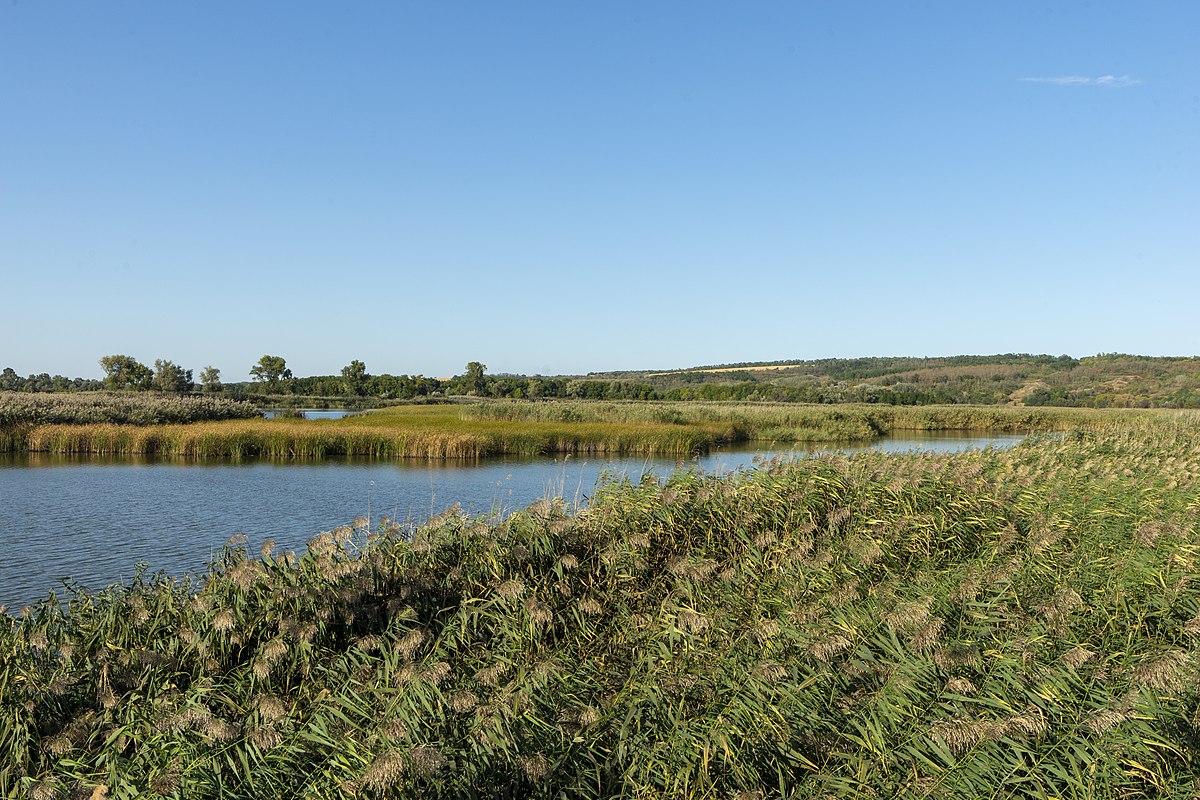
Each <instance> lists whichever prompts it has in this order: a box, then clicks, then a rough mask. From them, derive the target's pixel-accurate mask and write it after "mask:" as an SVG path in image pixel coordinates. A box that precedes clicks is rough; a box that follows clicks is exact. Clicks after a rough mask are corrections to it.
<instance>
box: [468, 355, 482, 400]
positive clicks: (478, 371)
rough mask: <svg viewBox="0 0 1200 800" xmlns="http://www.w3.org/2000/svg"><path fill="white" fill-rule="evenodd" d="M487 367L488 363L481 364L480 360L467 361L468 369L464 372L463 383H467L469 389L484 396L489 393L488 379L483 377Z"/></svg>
mask: <svg viewBox="0 0 1200 800" xmlns="http://www.w3.org/2000/svg"><path fill="white" fill-rule="evenodd" d="M486 369H487V364H480V363H479V362H478V361H469V362H467V371H466V372H465V373H464V374H463V383H465V384H466V385H467V391H468V392H470V393H473V394H475V395H478V396H480V397H482V396H483V395H484V394H486V393H487V380H486V379H484V377H483V372H484V370H486Z"/></svg>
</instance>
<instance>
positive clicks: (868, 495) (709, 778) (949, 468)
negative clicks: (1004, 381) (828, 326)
mask: <svg viewBox="0 0 1200 800" xmlns="http://www.w3.org/2000/svg"><path fill="white" fill-rule="evenodd" d="M1198 497H1200V447H1198V446H1197V443H1196V439H1195V437H1194V436H1193V435H1192V431H1191V430H1190V429H1189V428H1187V427H1184V426H1182V425H1175V424H1172V423H1164V424H1162V425H1159V426H1156V427H1154V428H1153V429H1151V428H1142V429H1139V430H1138V431H1136V433H1135V432H1128V433H1125V432H1121V431H1115V432H1107V433H1103V434H1091V433H1080V434H1078V435H1070V436H1067V437H1064V438H1046V439H1042V440H1040V441H1038V442H1034V443H1032V444H1029V445H1025V446H1021V447H1018V448H1016V449H1014V450H1012V451H1006V452H990V451H989V452H983V453H979V452H976V453H964V454H958V455H953V456H940V457H934V456H929V455H911V456H903V457H889V456H883V455H877V454H869V455H864V456H861V457H854V458H845V457H830V458H826V459H821V460H814V461H805V462H799V463H794V464H783V463H778V462H769V463H766V464H763V465H762V467H761V468H760V469H758V470H755V471H751V472H746V473H739V474H734V475H731V476H726V477H721V476H711V475H701V474H696V473H692V472H683V473H678V474H676V475H674V476H672V477H671V478H670V480H669V481H668V482H667V483H666V485H659V484H658V483H657V482H655V481H653V480H643V481H640V482H638V483H631V482H628V481H624V480H613V481H611V482H609V483H608V484H607V485H605V486H604V487H603V488H602V489H601V490H599V492H598V493H597V495H596V496H595V497H594V498H593V499H592V502H591V503H590V505H589V506H588V507H586V508H585V509H582V510H581V511H579V512H578V513H576V514H574V515H569V514H567V513H566V509H564V508H563V506H562V505H561V503H559V502H557V501H542V502H539V503H537V504H535V505H534V506H531V507H530V508H529V509H528V510H526V511H524V512H522V513H518V514H515V515H513V516H512V517H510V518H508V519H506V520H504V521H502V522H494V521H492V522H489V521H486V520H480V519H472V518H468V517H464V516H461V515H459V514H456V513H453V512H450V513H447V514H446V515H444V516H443V517H441V518H439V519H437V520H434V521H432V522H431V523H430V524H429V525H427V526H425V527H423V528H421V529H420V530H416V531H413V530H410V529H406V528H402V527H397V526H394V525H391V524H390V523H386V522H385V523H384V524H383V525H382V527H380V528H379V529H377V530H376V531H375V532H374V533H373V534H369V533H368V531H367V530H366V526H365V521H360V522H359V523H358V527H354V528H350V527H347V528H343V529H339V530H338V531H334V532H333V533H331V534H325V535H323V536H321V537H319V538H317V539H315V540H314V541H312V542H311V543H310V548H309V550H308V552H307V553H306V554H304V555H303V556H302V557H300V558H299V559H298V560H297V559H293V558H291V557H288V556H282V557H280V556H277V555H275V554H272V553H270V551H269V549H266V548H264V551H263V554H262V555H256V556H254V557H251V556H250V555H249V554H248V553H247V552H245V550H243V549H242V548H241V546H240V545H239V543H237V542H233V543H231V546H230V548H229V549H227V550H226V551H225V552H224V553H223V554H222V555H221V556H220V559H219V562H218V563H217V564H215V565H214V566H213V568H212V570H211V571H210V572H209V573H208V574H206V575H204V576H201V577H200V578H199V579H197V580H196V581H194V582H189V583H172V582H170V581H167V580H165V579H160V578H148V577H144V576H143V577H139V578H138V579H137V580H135V581H134V582H133V583H132V584H130V585H128V586H125V587H118V588H115V589H112V590H109V591H106V592H102V593H99V594H90V593H86V592H76V593H73V594H72V595H71V596H70V598H69V602H68V603H67V605H66V606H61V605H60V604H59V603H57V602H56V601H54V600H51V601H49V602H47V603H44V604H42V605H39V606H37V607H35V608H33V609H30V610H29V611H28V612H27V613H26V614H24V615H23V616H22V617H21V618H19V619H13V618H7V617H3V618H0V765H2V766H0V791H2V792H3V793H4V794H5V795H6V796H16V795H20V794H23V793H25V792H32V793H37V792H41V793H43V794H42V795H38V794H34V796H50V795H49V792H50V791H51V790H52V789H54V788H55V787H57V788H59V789H61V790H62V791H63V792H76V793H78V794H79V795H81V796H85V797H86V796H88V792H90V791H92V788H93V787H94V786H100V785H103V786H105V787H106V788H107V790H108V792H109V796H110V797H133V796H147V795H151V796H168V797H187V798H205V797H266V796H274V797H295V796H313V797H334V796H338V797H343V796H359V797H365V798H375V797H422V798H425V797H432V798H458V797H468V798H469V797H546V798H550V797H555V798H557V797H612V796H617V795H628V796H634V797H663V798H666V797H731V796H735V795H737V794H738V793H742V792H745V793H751V794H754V793H760V792H761V793H765V794H767V795H770V796H779V795H785V796H795V797H813V798H816V797H853V796H861V797H908V796H935V797H963V798H968V797H970V798H974V797H1051V796H1053V797H1080V798H1114V799H1115V798H1124V797H1137V796H1142V797H1145V796H1158V797H1186V796H1193V795H1194V794H1195V793H1196V790H1197V786H1198V784H1197V778H1198V776H1200V763H1198V757H1197V755H1196V754H1197V752H1200V751H1198V749H1197V746H1196V745H1197V734H1196V731H1197V726H1198V725H1200V720H1198V718H1197V713H1198V709H1200V691H1198V689H1197V686H1200V683H1198V682H1197V677H1198V674H1197V666H1198V662H1197V645H1198V644H1200V582H1198V581H1196V580H1195V574H1196V570H1197V566H1198V563H1200V562H1197V558H1198V557H1200V538H1198V537H1200V532H1197V530H1196V526H1195V512H1196V508H1197V505H1198V503H1200V501H1198V500H1197V498H1198Z"/></svg>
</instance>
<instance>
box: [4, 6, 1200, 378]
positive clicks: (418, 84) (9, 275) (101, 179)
mask: <svg viewBox="0 0 1200 800" xmlns="http://www.w3.org/2000/svg"><path fill="white" fill-rule="evenodd" d="M1197 30H1200V4H1197V3H1194V2H1178V3H1169V2H1163V3H1145V4H1134V3H1119V4H1118V3H1103V2H1089V3H1066V2H1054V3H1051V2H1045V3H1023V2H1005V3H963V2H913V3H846V2H827V3H817V2H787V3H736V4H735V3H728V2H720V3H703V2H689V3H682V2H662V3H645V2H630V3H617V2H606V3H590V4H584V3H551V2H546V3H482V2H480V3H416V2H413V3H402V2H381V3H368V2H363V3H353V4H345V3H300V2H286V3H285V2H279V3H269V2H256V3H233V2H206V3H151V2H138V3H131V2H119V0H106V2H103V3H84V2H31V1H29V0H21V1H20V2H9V3H5V4H4V5H3V7H0V154H2V155H0V297H2V298H3V299H2V301H0V309H2V310H0V366H11V367H13V368H14V369H16V370H17V372H19V373H21V374H28V373H30V372H43V371H46V372H51V373H62V374H67V375H71V376H76V375H81V376H96V377H98V376H99V375H100V372H101V371H100V368H99V366H98V364H97V359H98V358H99V357H100V356H102V355H105V354H109V353H126V354H129V355H132V356H134V357H136V358H138V359H140V360H142V361H143V362H145V363H152V362H153V360H154V359H155V358H167V359H171V360H174V361H176V362H177V363H180V364H182V365H184V366H185V367H191V368H193V369H195V370H196V371H197V372H198V371H199V369H200V368H201V367H203V366H205V365H208V364H212V365H214V366H217V367H219V368H220V369H221V370H222V374H223V376H224V378H225V379H226V380H239V379H243V378H244V377H245V376H246V373H247V370H248V369H249V367H250V366H251V365H252V364H253V363H254V362H255V361H257V359H258V358H259V356H261V355H263V354H264V353H272V354H279V355H283V356H284V357H285V358H286V359H287V361H288V365H289V366H290V367H292V369H293V370H294V371H295V372H296V373H297V374H301V375H308V374H327V373H336V372H338V371H339V370H340V369H341V367H342V366H344V365H345V364H347V363H348V362H349V361H350V360H351V359H355V358H357V359H360V360H363V361H365V362H366V364H367V368H368V371H370V372H372V373H381V372H392V373H413V374H415V373H423V374H426V375H437V376H445V375H450V374H454V373H457V372H461V371H462V367H463V365H464V364H465V363H466V362H467V361H470V360H479V361H483V362H484V363H486V364H487V365H488V368H489V371H491V372H519V373H529V374H532V373H538V372H540V373H545V374H550V373H581V372H588V371H599V370H609V369H622V368H651V367H653V368H670V367H684V366H691V365H697V364H707V363H721V362H731V361H746V360H768V359H782V358H821V357H832V356H862V355H948V354H958V353H998V352H1035V353H1052V354H1055V355H1057V354H1060V353H1069V354H1072V355H1077V356H1081V355H1089V354H1093V353H1097V352H1112V351H1121V352H1133V353H1141V354H1148V355H1192V354H1196V353H1198V352H1200V325H1197V324H1196V322H1195V316H1196V315H1195V311H1194V306H1195V305H1196V298H1197V297H1200V277H1198V276H1200V202H1198V200H1200V198H1198V191H1200V155H1198V151H1200V148H1197V142H1200V48H1198V47H1196V44H1195V35H1196V31H1197Z"/></svg>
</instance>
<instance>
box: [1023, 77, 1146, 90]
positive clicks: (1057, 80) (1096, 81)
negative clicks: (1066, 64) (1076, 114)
mask: <svg viewBox="0 0 1200 800" xmlns="http://www.w3.org/2000/svg"><path fill="white" fill-rule="evenodd" d="M1021 80H1022V81H1025V82H1026V83H1049V84H1053V85H1054V86H1102V87H1104V88H1105V89H1124V88H1125V87H1126V86H1137V85H1138V84H1139V83H1141V81H1139V80H1138V79H1137V78H1131V77H1129V76H1128V75H1101V76H1099V77H1097V78H1089V77H1086V76H1083V75H1062V76H1059V77H1054V78H1021Z"/></svg>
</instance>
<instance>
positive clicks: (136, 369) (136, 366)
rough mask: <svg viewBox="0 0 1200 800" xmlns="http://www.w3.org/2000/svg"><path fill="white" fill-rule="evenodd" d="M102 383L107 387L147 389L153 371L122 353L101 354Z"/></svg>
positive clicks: (151, 382)
mask: <svg viewBox="0 0 1200 800" xmlns="http://www.w3.org/2000/svg"><path fill="white" fill-rule="evenodd" d="M100 367H101V368H102V369H103V370H104V385H105V387H106V388H109V389H118V390H120V389H149V388H150V386H151V385H152V384H153V382H154V372H153V371H151V369H150V368H149V367H147V366H146V365H145V364H142V363H140V362H138V361H137V360H136V359H134V358H130V357H129V356H124V355H112V356H103V357H102V358H101V359H100Z"/></svg>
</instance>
